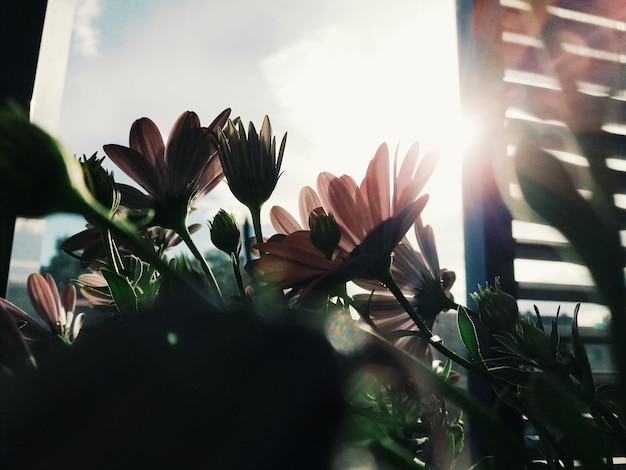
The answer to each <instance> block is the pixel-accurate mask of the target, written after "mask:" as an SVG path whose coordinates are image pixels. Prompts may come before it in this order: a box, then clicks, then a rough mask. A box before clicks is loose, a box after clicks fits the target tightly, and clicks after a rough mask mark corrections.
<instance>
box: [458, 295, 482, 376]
mask: <svg viewBox="0 0 626 470" xmlns="http://www.w3.org/2000/svg"><path fill="white" fill-rule="evenodd" d="M457 326H458V328H459V333H460V334H461V339H462V340H463V344H464V345H465V348H466V349H467V352H468V353H469V355H470V357H471V358H472V360H473V361H474V363H475V364H476V365H477V366H479V367H481V368H483V369H487V366H486V365H485V362H484V361H483V357H482V355H481V353H480V344H479V343H478V335H477V334H476V327H475V326H474V322H473V321H472V319H471V318H470V317H469V315H468V314H467V311H466V310H465V307H463V306H462V305H460V306H459V309H458V315H457Z"/></svg>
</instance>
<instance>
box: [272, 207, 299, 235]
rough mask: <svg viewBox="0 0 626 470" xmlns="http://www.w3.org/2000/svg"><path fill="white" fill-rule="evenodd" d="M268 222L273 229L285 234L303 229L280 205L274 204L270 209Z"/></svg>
mask: <svg viewBox="0 0 626 470" xmlns="http://www.w3.org/2000/svg"><path fill="white" fill-rule="evenodd" d="M270 222H271V223H272V226H273V227H274V230H276V231H277V232H278V233H283V234H285V235H289V234H290V233H293V232H297V231H299V230H303V227H301V226H300V224H299V223H298V221H297V220H296V219H295V218H293V216H292V215H291V214H290V213H289V212H287V210H286V209H284V208H282V207H280V206H274V207H272V208H271V209H270Z"/></svg>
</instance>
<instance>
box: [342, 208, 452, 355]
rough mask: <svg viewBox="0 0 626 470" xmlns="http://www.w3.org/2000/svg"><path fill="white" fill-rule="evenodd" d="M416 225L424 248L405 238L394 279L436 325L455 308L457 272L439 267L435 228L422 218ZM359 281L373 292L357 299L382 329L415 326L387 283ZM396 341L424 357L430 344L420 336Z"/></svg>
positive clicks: (426, 319) (394, 266)
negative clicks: (454, 294)
mask: <svg viewBox="0 0 626 470" xmlns="http://www.w3.org/2000/svg"><path fill="white" fill-rule="evenodd" d="M414 228H415V236H416V238H417V241H418V244H419V247H420V250H421V251H416V250H415V249H414V248H413V247H412V246H411V244H410V242H409V240H408V239H406V238H405V239H403V240H402V242H400V243H399V244H398V245H397V246H396V248H395V249H394V257H393V264H392V266H391V272H392V278H393V280H394V281H395V282H396V284H397V285H398V287H399V288H400V290H401V291H402V292H403V293H404V295H405V296H406V297H407V298H408V300H409V303H410V304H411V306H412V307H413V308H414V309H415V310H416V312H417V313H418V315H420V317H421V318H422V319H423V320H424V323H425V324H426V326H427V327H428V328H432V327H433V325H434V322H435V319H436V317H437V315H438V314H439V313H440V312H442V311H446V310H448V309H451V308H455V304H454V301H453V297H452V294H451V293H450V289H451V288H452V285H453V284H454V281H455V280H456V275H455V273H454V271H448V270H447V269H440V268H439V257H438V255H437V249H436V244H435V235H434V232H433V230H432V228H431V227H430V226H429V225H426V226H424V225H423V223H422V220H421V218H418V219H417V221H416V223H415V225H414ZM356 283H357V284H358V285H360V286H361V287H363V288H365V289H367V290H369V291H371V293H369V294H355V296H354V300H355V302H356V304H357V306H359V308H360V310H361V311H363V312H365V313H366V314H367V315H368V316H369V317H370V318H371V320H372V321H373V322H374V324H375V325H376V327H377V328H378V329H379V330H380V331H381V332H383V333H391V332H393V331H398V330H414V329H415V322H414V321H413V320H412V319H411V318H410V317H409V315H408V314H407V312H406V311H405V310H404V309H403V308H402V306H401V305H400V304H399V303H398V302H397V300H396V299H395V297H394V296H393V295H391V293H389V291H388V290H387V289H386V288H385V286H383V285H381V284H378V283H372V282H366V281H363V280H357V281H356ZM396 344H397V345H398V346H399V347H401V348H403V349H405V350H406V351H409V352H410V353H412V354H414V355H416V356H417V357H424V354H425V351H426V343H425V342H424V341H423V340H422V339H421V338H419V337H417V336H405V337H403V338H400V339H398V340H396Z"/></svg>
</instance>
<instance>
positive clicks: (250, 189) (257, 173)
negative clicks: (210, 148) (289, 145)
mask: <svg viewBox="0 0 626 470" xmlns="http://www.w3.org/2000/svg"><path fill="white" fill-rule="evenodd" d="M217 136H218V139H219V156H220V161H221V162H222V167H223V168H224V175H225V176H226V181H227V182H228V187H229V188H230V191H231V192H232V193H233V195H234V196H235V197H236V198H237V199H238V200H239V201H240V202H241V203H242V204H244V205H245V206H246V207H248V208H249V209H250V210H253V209H254V208H260V207H261V206H262V205H263V203H264V202H265V201H267V200H268V199H269V197H270V196H271V194H272V192H273V191H274V188H275V187H276V183H277V182H278V178H279V177H280V174H281V173H280V167H281V165H282V161H283V153H284V152H285V144H286V142H287V133H285V135H283V138H282V141H281V143H280V148H279V150H278V155H277V154H276V138H275V137H272V126H271V125H270V120H269V118H268V117H267V116H265V118H264V119H263V125H262V126H261V133H260V134H257V132H256V129H255V127H254V124H252V122H250V124H249V126H248V135H247V136H246V132H245V130H244V128H243V123H242V122H241V119H239V118H237V119H235V121H234V122H233V121H231V120H230V119H229V120H228V123H227V124H226V128H225V129H224V130H223V131H222V130H221V129H218V131H217Z"/></svg>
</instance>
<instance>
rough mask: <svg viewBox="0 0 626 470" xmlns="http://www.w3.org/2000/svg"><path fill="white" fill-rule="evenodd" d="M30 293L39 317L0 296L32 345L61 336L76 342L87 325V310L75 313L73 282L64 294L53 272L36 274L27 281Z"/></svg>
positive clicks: (2, 308)
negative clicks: (58, 287) (85, 323)
mask: <svg viewBox="0 0 626 470" xmlns="http://www.w3.org/2000/svg"><path fill="white" fill-rule="evenodd" d="M26 288H27V290H28V296H29V297H30V301H31V303H32V305H33V307H34V308H35V311H36V312H37V314H38V316H39V320H38V319H36V318H35V317H33V316H32V315H29V314H28V313H26V312H24V311H23V310H22V309H20V308H19V307H16V306H15V305H13V304H12V303H11V302H9V301H8V300H5V299H2V298H0V311H2V312H4V314H6V315H8V316H9V317H11V318H13V320H14V321H15V322H16V323H18V324H19V325H20V331H21V333H22V335H23V336H24V338H25V339H26V341H27V342H28V343H30V344H34V343H46V342H49V341H51V340H54V339H55V338H60V339H61V340H63V341H64V342H65V343H68V344H69V343H72V342H73V341H74V340H75V339H76V337H77V336H78V333H79V332H80V329H81V327H82V325H83V321H84V317H85V314H84V313H79V314H78V315H74V310H75V308H76V288H75V287H74V286H73V285H71V284H69V285H67V286H65V287H64V288H63V290H62V291H61V293H60V294H59V291H58V290H57V287H56V284H55V282H54V278H53V277H52V276H51V275H50V274H44V275H41V274H37V273H33V274H31V275H30V276H29V277H28V281H27V283H26Z"/></svg>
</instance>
